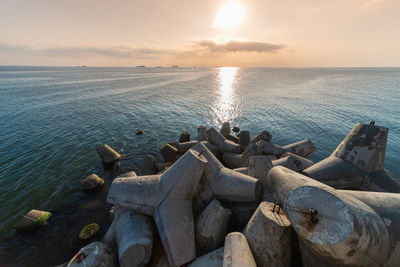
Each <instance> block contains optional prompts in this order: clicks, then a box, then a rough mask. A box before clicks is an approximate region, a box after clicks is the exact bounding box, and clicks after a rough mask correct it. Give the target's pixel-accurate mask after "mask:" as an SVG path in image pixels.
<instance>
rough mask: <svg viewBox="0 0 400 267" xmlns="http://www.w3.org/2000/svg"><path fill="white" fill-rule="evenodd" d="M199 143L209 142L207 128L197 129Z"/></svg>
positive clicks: (201, 126)
mask: <svg viewBox="0 0 400 267" xmlns="http://www.w3.org/2000/svg"><path fill="white" fill-rule="evenodd" d="M197 141H199V142H201V141H207V128H206V127H205V126H203V125H200V126H199V127H197Z"/></svg>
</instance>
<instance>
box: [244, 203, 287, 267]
mask: <svg viewBox="0 0 400 267" xmlns="http://www.w3.org/2000/svg"><path fill="white" fill-rule="evenodd" d="M291 229H292V228H291V227H290V222H289V220H288V219H287V218H286V216H285V214H284V213H283V210H282V209H281V208H280V207H279V205H276V204H274V203H269V202H261V203H260V205H259V206H258V208H257V210H256V211H255V212H254V214H253V216H252V217H251V218H250V220H249V222H248V223H247V225H246V227H245V228H244V230H243V234H244V235H245V236H246V239H247V242H249V245H250V248H251V251H252V252H253V256H254V259H255V260H256V263H257V266H271V267H285V266H290V265H291V259H292V249H291V247H292V244H291V242H292V241H291Z"/></svg>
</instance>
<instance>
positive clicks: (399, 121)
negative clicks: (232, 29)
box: [0, 67, 400, 266]
mask: <svg viewBox="0 0 400 267" xmlns="http://www.w3.org/2000/svg"><path fill="white" fill-rule="evenodd" d="M399 103H400V68H361V69H357V68H345V69H339V68H323V69H316V68H310V69H274V68H196V69H193V68H90V67H88V68H75V67H70V68H66V67H65V68H64V67H0V130H1V134H0V162H1V164H0V203H1V205H0V266H53V265H54V264H60V263H63V262H65V261H67V260H68V259H70V258H71V257H72V256H73V255H74V254H75V253H76V252H77V250H78V249H79V248H80V247H82V246H83V245H85V244H87V243H89V242H92V241H94V240H100V239H101V237H102V236H103V235H104V233H105V232H106V230H107V226H108V224H109V223H110V216H109V214H108V210H109V206H107V205H106V203H105V199H106V195H107V189H108V186H109V184H110V183H111V182H112V179H113V178H114V177H115V174H113V173H110V172H106V171H104V169H103V166H102V164H101V163H100V160H99V158H98V156H97V154H96V150H95V146H96V145H98V144H102V143H107V144H108V145H110V146H111V147H113V148H114V149H115V150H116V151H118V152H119V153H121V154H123V155H124V158H123V159H122V161H121V167H122V168H123V169H124V170H126V171H127V170H136V171H137V170H138V169H139V167H140V164H141V162H142V161H143V159H144V158H145V157H147V156H154V157H156V159H157V160H158V161H160V160H161V157H160V156H159V154H158V149H159V146H160V145H161V144H162V143H163V142H165V141H177V140H178V139H179V136H180V133H181V132H182V131H183V130H187V131H189V132H190V133H191V134H192V137H193V136H195V133H196V130H197V126H198V125H205V126H207V127H209V126H216V127H220V126H221V124H222V122H223V121H230V122H231V126H232V127H233V126H235V125H237V126H239V127H240V128H241V129H243V130H249V131H250V133H251V134H252V135H255V134H256V133H258V132H260V131H262V130H268V131H269V132H271V134H272V136H273V137H272V141H273V142H274V143H276V144H279V145H285V144H289V143H292V142H296V141H299V140H302V139H305V138H310V139H311V140H312V142H313V143H314V144H315V145H316V146H317V148H318V149H317V151H315V152H314V153H313V154H312V155H310V156H309V158H310V159H311V160H314V161H319V160H321V159H323V158H325V157H327V156H328V155H330V154H331V153H332V151H333V150H334V149H335V148H336V146H337V145H338V144H339V143H340V142H341V141H342V139H343V138H344V137H345V136H346V135H347V133H348V132H349V131H350V130H351V129H352V128H353V126H354V125H355V124H356V123H357V122H363V123H369V121H371V120H375V122H376V125H379V126H385V127H388V128H389V137H388V144H387V149H386V158H385V168H386V169H387V170H389V171H390V172H392V173H393V174H394V175H396V176H397V177H400V169H399V166H400V157H399V155H400V116H399V114H400V105H399ZM138 130H143V134H142V135H136V132H137V131H138ZM91 173H96V174H98V175H99V176H100V177H102V178H104V180H105V185H104V187H103V188H101V189H99V190H98V191H95V192H89V193H88V192H84V191H82V189H81V186H80V184H79V181H80V179H81V178H84V177H85V176H87V175H89V174H91ZM31 209H41V210H47V211H51V212H52V213H53V216H52V217H51V219H50V220H49V223H48V225H47V226H46V227H43V228H42V229H40V230H38V231H36V232H34V233H31V234H25V235H21V234H19V233H17V232H15V231H14V230H12V225H13V224H14V223H15V222H16V220H17V219H18V217H19V216H20V215H21V214H23V213H26V212H27V211H29V210H31ZM93 222H96V223H98V224H99V225H100V231H99V233H98V234H96V235H95V237H94V238H93V240H90V241H87V242H83V241H79V239H78V237H77V236H78V234H79V231H80V230H81V228H82V227H83V226H85V225H87V224H89V223H93Z"/></svg>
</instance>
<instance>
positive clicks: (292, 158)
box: [272, 152, 314, 172]
mask: <svg viewBox="0 0 400 267" xmlns="http://www.w3.org/2000/svg"><path fill="white" fill-rule="evenodd" d="M313 164H314V162H312V161H311V160H309V159H306V158H303V157H301V156H298V155H296V154H293V153H291V152H286V153H285V154H283V157H282V158H280V159H276V160H273V161H272V165H273V166H274V167H275V166H283V167H286V168H288V169H291V170H292V171H296V172H300V171H302V170H304V169H307V168H309V167H311V166H312V165H313Z"/></svg>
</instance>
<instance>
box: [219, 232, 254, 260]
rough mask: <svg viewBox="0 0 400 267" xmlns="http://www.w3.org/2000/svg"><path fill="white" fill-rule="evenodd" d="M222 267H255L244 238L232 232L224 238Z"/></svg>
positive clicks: (240, 234)
mask: <svg viewBox="0 0 400 267" xmlns="http://www.w3.org/2000/svg"><path fill="white" fill-rule="evenodd" d="M222 266H223V267H244V266H246V267H257V265H256V262H255V261H254V258H253V254H251V250H250V247H249V244H248V243H247V240H246V237H245V236H244V235H243V234H242V233H239V232H233V233H230V234H228V235H227V236H226V237H225V245H224V262H223V265H222Z"/></svg>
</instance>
